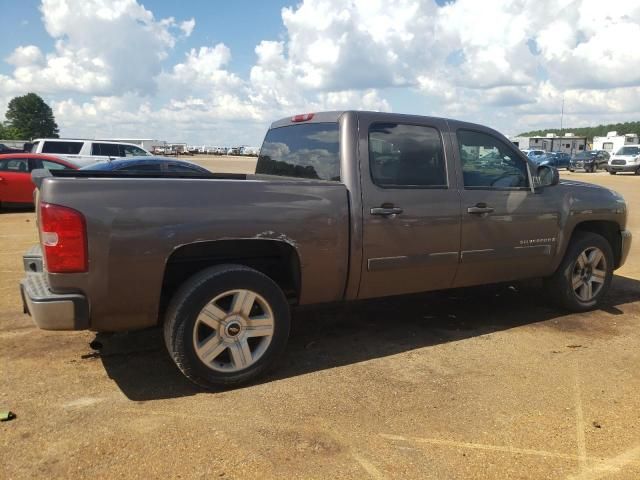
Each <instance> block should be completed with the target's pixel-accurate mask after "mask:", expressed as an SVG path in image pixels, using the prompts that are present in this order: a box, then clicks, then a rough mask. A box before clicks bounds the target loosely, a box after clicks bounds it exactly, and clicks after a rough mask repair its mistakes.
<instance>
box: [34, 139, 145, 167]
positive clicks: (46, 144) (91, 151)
mask: <svg viewBox="0 0 640 480" xmlns="http://www.w3.org/2000/svg"><path fill="white" fill-rule="evenodd" d="M31 152H32V153H48V154H53V155H55V156H57V157H62V158H65V159H67V160H70V161H71V162H73V163H74V164H77V165H80V166H85V165H91V164H93V163H96V162H100V161H102V162H106V161H108V160H109V159H114V158H120V157H144V156H151V154H150V153H149V152H148V151H146V150H145V149H144V148H142V147H139V146H138V145H134V144H133V143H121V142H108V141H105V140H74V139H64V138H38V139H36V140H34V141H33V147H32V148H31Z"/></svg>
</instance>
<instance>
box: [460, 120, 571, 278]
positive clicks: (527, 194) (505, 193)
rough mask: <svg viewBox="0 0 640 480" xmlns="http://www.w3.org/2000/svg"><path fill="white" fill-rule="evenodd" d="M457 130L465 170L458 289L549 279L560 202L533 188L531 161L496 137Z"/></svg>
mask: <svg viewBox="0 0 640 480" xmlns="http://www.w3.org/2000/svg"><path fill="white" fill-rule="evenodd" d="M455 130H456V131H455V136H454V138H455V139H456V140H457V144H458V145H457V146H458V148H457V149H456V152H455V153H456V155H457V156H458V158H459V162H460V165H461V167H462V168H461V175H460V177H461V178H460V179H459V181H460V183H461V184H462V188H461V200H462V245H461V259H460V267H459V269H458V273H457V274H456V279H455V282H454V285H455V286H456V287H462V286H468V285H478V284H484V283H494V282H502V281H509V280H515V279H521V278H531V277H536V276H543V275H548V274H549V273H551V272H550V269H551V268H552V265H553V255H554V254H555V251H556V243H557V241H558V233H559V231H560V226H559V219H560V212H559V207H560V203H561V202H557V201H549V198H548V195H545V194H544V190H541V191H540V192H534V191H533V190H532V189H531V184H530V182H531V176H530V174H529V169H528V165H527V162H526V160H525V159H524V158H523V156H522V155H520V154H519V153H518V152H516V151H515V149H514V148H513V147H512V146H510V145H508V143H507V142H505V141H503V140H502V139H501V138H499V137H498V136H497V135H495V134H493V133H491V132H484V131H475V130H470V129H469V130H468V129H464V128H458V129H455Z"/></svg>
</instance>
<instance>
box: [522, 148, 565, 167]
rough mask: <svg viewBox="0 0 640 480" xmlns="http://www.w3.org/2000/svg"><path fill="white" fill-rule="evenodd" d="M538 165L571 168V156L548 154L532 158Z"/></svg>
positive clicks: (557, 153) (560, 153) (559, 153)
mask: <svg viewBox="0 0 640 480" xmlns="http://www.w3.org/2000/svg"><path fill="white" fill-rule="evenodd" d="M531 160H532V161H534V162H535V163H536V164H537V165H550V166H552V167H555V168H569V162H570V160H571V155H569V154H568V153H564V152H548V153H546V154H544V155H539V156H535V157H533V158H531Z"/></svg>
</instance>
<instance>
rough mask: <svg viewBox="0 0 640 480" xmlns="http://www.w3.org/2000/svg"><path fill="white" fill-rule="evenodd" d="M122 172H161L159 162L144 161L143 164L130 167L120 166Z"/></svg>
mask: <svg viewBox="0 0 640 480" xmlns="http://www.w3.org/2000/svg"><path fill="white" fill-rule="evenodd" d="M118 170H120V171H121V172H155V173H160V164H159V163H143V164H142V165H129V166H128V167H124V168H119V169H118Z"/></svg>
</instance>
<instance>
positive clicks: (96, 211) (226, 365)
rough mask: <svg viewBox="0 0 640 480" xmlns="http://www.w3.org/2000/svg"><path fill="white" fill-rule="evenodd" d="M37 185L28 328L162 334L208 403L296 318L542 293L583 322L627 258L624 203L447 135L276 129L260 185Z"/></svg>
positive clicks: (137, 181) (214, 178) (404, 124)
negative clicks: (320, 309)
mask: <svg viewBox="0 0 640 480" xmlns="http://www.w3.org/2000/svg"><path fill="white" fill-rule="evenodd" d="M41 172H43V171H41ZM42 175H43V176H38V175H37V174H34V178H35V181H36V184H38V185H39V189H38V191H37V193H36V194H37V220H38V221H37V224H38V228H39V235H40V246H39V247H35V248H34V249H32V250H31V251H30V252H28V253H27V254H26V255H25V258H24V263H25V267H26V270H27V273H26V277H25V278H24V280H23V281H22V283H21V291H22V295H23V298H24V302H25V308H26V310H27V311H28V312H30V314H31V315H32V316H33V318H34V320H35V322H36V323H37V325H38V326H39V327H40V328H43V329H53V330H80V329H90V330H94V331H118V330H133V329H142V328H145V327H153V326H158V325H159V326H162V328H164V336H165V343H166V346H167V348H168V351H169V353H170V355H171V356H172V358H173V359H174V361H175V363H176V364H177V365H178V367H179V368H180V369H181V370H182V372H184V374H185V375H186V376H187V377H189V378H190V379H191V380H193V381H195V382H197V383H199V384H201V385H204V386H214V385H235V384H240V383H242V382H246V381H249V380H250V379H253V378H255V377H256V376H258V375H260V374H262V373H263V372H264V371H265V370H266V369H267V368H268V367H269V366H270V365H271V364H272V363H273V362H274V361H275V360H276V358H277V357H278V356H279V355H280V354H281V353H282V352H283V350H284V349H285V345H286V343H287V338H288V335H289V325H290V308H291V307H292V306H297V305H309V304H320V303H326V302H338V301H345V300H355V299H368V298H374V297H382V296H387V295H400V294H408V293H413V292H425V291H430V290H442V289H449V288H455V287H466V286H471V285H481V284H488V283H497V282H510V281H515V280H520V279H528V278H539V277H541V278H544V279H545V282H546V285H547V288H548V289H549V292H550V294H551V295H552V297H553V298H554V299H555V300H556V301H557V302H558V303H559V304H560V305H561V306H563V307H564V308H566V309H569V310H572V311H577V312H579V311H585V310H589V309H593V308H595V307H597V306H598V304H599V303H600V302H601V301H602V299H603V297H604V295H605V294H606V292H607V290H608V288H609V285H610V282H611V278H612V272H613V271H614V270H615V269H617V268H619V267H620V266H621V265H622V264H623V262H624V261H625V257H626V256H627V253H628V251H629V246H630V242H631V234H630V233H629V231H627V230H626V216H627V207H626V205H625V202H624V200H623V198H622V197H621V196H620V195H618V194H617V193H615V192H613V191H611V190H607V189H605V188H601V187H597V186H595V185H589V184H585V183H579V182H573V181H572V182H560V181H559V178H558V173H557V170H555V169H554V168H553V167H550V166H544V165H543V166H540V167H537V166H535V165H534V164H533V163H530V162H529V161H528V159H527V157H526V156H525V155H524V154H523V153H522V152H520V151H518V150H517V148H515V147H514V146H513V145H512V144H511V142H509V140H507V139H506V138H505V137H504V136H502V135H501V134H499V133H498V132H496V131H494V130H492V129H490V128H487V127H483V126H481V125H475V124H471V123H465V122H460V121H456V120H447V119H443V118H431V117H422V116H410V115H399V114H390V113H373V112H355V111H347V112H323V113H315V114H306V115H298V116H295V117H293V118H285V119H283V120H279V121H277V122H275V123H273V124H272V125H271V127H270V129H269V130H268V132H267V134H266V138H265V140H264V143H263V144H262V148H261V150H260V156H259V158H258V161H257V167H256V173H255V175H224V174H211V175H206V174H205V175H195V176H194V175H186V174H173V175H172V176H171V177H168V176H159V175H151V174H149V175H144V174H123V173H118V172H92V171H85V170H77V171H70V172H65V171H55V172H54V171H52V172H50V173H48V172H44V173H42Z"/></svg>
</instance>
